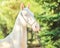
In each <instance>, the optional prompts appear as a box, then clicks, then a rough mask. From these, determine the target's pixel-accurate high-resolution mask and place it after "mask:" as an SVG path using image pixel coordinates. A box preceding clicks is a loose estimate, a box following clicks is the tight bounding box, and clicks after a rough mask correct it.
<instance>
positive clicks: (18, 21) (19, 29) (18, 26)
mask: <svg viewBox="0 0 60 48" xmlns="http://www.w3.org/2000/svg"><path fill="white" fill-rule="evenodd" d="M19 18H20V14H19V15H18V17H17V19H16V22H15V25H14V28H13V31H12V34H13V36H15V35H16V36H19V37H20V34H22V33H23V32H26V27H25V26H23V25H22V23H21V19H19Z"/></svg>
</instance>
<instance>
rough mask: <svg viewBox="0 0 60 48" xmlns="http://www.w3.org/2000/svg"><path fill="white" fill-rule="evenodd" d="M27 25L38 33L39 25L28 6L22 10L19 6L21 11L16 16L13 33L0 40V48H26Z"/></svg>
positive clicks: (22, 6)
mask: <svg viewBox="0 0 60 48" xmlns="http://www.w3.org/2000/svg"><path fill="white" fill-rule="evenodd" d="M27 25H29V26H31V28H32V29H33V31H39V24H38V23H37V22H36V20H35V18H34V15H33V13H32V12H31V11H30V10H29V6H28V7H27V8H24V5H23V4H21V11H20V12H19V14H18V16H17V19H16V22H15V25H14V28H13V31H12V32H11V33H10V35H8V36H7V37H6V38H4V39H2V40H0V48H27Z"/></svg>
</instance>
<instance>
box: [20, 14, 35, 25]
mask: <svg viewBox="0 0 60 48" xmlns="http://www.w3.org/2000/svg"><path fill="white" fill-rule="evenodd" d="M21 16H22V17H23V19H24V20H25V22H26V23H28V21H26V19H25V18H24V16H23V14H22V13H21ZM34 23H35V21H34V22H33V23H32V24H30V23H28V24H29V25H30V26H32V25H33V24H34Z"/></svg>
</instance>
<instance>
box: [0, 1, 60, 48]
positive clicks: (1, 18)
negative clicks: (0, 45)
mask: <svg viewBox="0 0 60 48" xmlns="http://www.w3.org/2000/svg"><path fill="white" fill-rule="evenodd" d="M22 2H23V3H24V4H25V7H26V6H27V4H28V2H29V3H30V10H31V11H32V12H33V13H34V15H35V18H36V20H37V21H38V22H39V24H40V26H41V31H39V33H37V34H36V33H34V32H33V31H32V30H31V29H29V28H28V41H27V44H28V48H60V0H0V39H3V38H5V37H6V36H7V35H9V34H10V33H11V31H12V29H13V26H14V23H15V20H16V17H17V15H18V13H19V11H20V4H21V3H22Z"/></svg>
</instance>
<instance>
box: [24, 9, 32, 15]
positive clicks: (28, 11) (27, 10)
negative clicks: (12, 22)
mask: <svg viewBox="0 0 60 48" xmlns="http://www.w3.org/2000/svg"><path fill="white" fill-rule="evenodd" d="M24 10H25V11H26V12H27V13H29V14H31V15H32V14H33V13H32V12H31V11H30V10H29V9H28V8H24Z"/></svg>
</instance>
